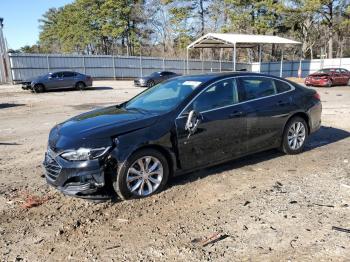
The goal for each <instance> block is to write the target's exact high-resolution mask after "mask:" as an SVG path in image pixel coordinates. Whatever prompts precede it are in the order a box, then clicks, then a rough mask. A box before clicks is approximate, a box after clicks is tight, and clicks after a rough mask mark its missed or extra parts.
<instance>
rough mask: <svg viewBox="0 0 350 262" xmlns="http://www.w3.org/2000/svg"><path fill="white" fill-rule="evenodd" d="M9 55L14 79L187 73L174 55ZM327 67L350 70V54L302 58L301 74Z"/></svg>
mask: <svg viewBox="0 0 350 262" xmlns="http://www.w3.org/2000/svg"><path fill="white" fill-rule="evenodd" d="M9 57H10V66H11V74H12V79H13V80H14V81H23V80H26V79H28V78H31V77H35V76H38V75H42V74H46V73H48V72H54V71H63V70H72V71H77V72H80V73H86V74H89V75H91V76H92V77H95V78H135V77H139V76H144V75H148V74H150V73H152V72H155V71H162V70H168V71H173V72H176V73H178V74H186V73H187V72H186V71H187V70H186V68H187V62H186V60H185V59H175V58H170V59H168V58H158V57H139V56H128V57H127V56H108V55H105V56H103V55H99V56H93V55H85V56H83V55H52V54H49V55H47V54H10V56H9ZM299 65H300V61H283V77H291V76H294V77H297V76H298V70H299ZM188 66H189V70H188V72H189V73H190V74H200V73H206V72H220V71H232V70H233V62H232V61H221V62H220V61H217V60H213V61H208V60H205V61H201V60H198V59H191V60H189V62H188ZM280 66H281V62H263V63H261V64H259V63H251V64H249V63H237V64H236V69H237V70H246V71H252V72H259V71H260V72H261V73H265V74H270V75H275V76H279V75H280ZM324 67H342V68H346V69H349V70H350V58H341V59H340V58H336V59H324V60H320V59H314V60H303V61H302V62H301V69H302V76H303V77H305V76H307V75H308V74H310V73H313V72H315V71H317V70H319V69H321V68H324Z"/></svg>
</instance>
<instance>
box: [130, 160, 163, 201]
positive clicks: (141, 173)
mask: <svg viewBox="0 0 350 262" xmlns="http://www.w3.org/2000/svg"><path fill="white" fill-rule="evenodd" d="M162 180H163V165H162V163H161V162H160V160H159V159H157V158H156V157H153V156H143V157H141V158H139V159H137V160H136V161H135V162H134V163H133V164H132V165H131V166H130V167H129V169H128V173H127V176H126V182H127V187H128V189H129V191H130V192H131V193H132V194H134V195H137V196H147V195H150V194H152V193H153V192H154V191H156V190H157V188H158V187H159V185H160V184H161V182H162Z"/></svg>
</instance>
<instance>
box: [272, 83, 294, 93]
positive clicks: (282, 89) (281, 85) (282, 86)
mask: <svg viewBox="0 0 350 262" xmlns="http://www.w3.org/2000/svg"><path fill="white" fill-rule="evenodd" d="M274 82H275V85H276V89H277V93H279V94H280V93H284V92H287V91H289V90H291V89H292V87H291V86H290V85H289V84H287V83H286V82H282V81H279V80H274Z"/></svg>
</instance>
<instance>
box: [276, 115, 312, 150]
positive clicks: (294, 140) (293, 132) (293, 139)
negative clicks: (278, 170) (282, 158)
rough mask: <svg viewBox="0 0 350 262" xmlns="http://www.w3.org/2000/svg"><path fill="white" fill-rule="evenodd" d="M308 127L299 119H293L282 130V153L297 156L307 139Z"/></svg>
mask: <svg viewBox="0 0 350 262" xmlns="http://www.w3.org/2000/svg"><path fill="white" fill-rule="evenodd" d="M308 133H309V130H308V126H307V124H306V122H305V120H304V119H303V118H301V117H293V118H292V119H290V120H289V121H288V123H287V125H286V127H285V128H284V132H283V140H282V151H283V152H284V153H286V154H289V155H295V154H299V153H301V152H302V151H303V149H304V146H305V142H306V139H307V137H308Z"/></svg>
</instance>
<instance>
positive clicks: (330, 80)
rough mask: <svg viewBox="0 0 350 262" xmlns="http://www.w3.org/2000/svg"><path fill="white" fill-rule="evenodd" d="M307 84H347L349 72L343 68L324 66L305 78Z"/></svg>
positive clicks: (348, 82) (349, 81)
mask: <svg viewBox="0 0 350 262" xmlns="http://www.w3.org/2000/svg"><path fill="white" fill-rule="evenodd" d="M305 85H307V86H327V87H331V86H334V85H349V86H350V72H349V71H348V70H346V69H344V68H324V69H321V70H319V71H317V72H316V73H313V74H311V75H309V76H308V77H306V78H305Z"/></svg>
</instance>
